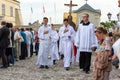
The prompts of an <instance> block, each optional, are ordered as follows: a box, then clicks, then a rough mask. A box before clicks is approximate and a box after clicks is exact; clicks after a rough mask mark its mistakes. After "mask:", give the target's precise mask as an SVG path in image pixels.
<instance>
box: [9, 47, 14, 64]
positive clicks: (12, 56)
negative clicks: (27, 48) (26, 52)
mask: <svg viewBox="0 0 120 80" xmlns="http://www.w3.org/2000/svg"><path fill="white" fill-rule="evenodd" d="M14 53H15V52H14V48H12V55H11V58H10V63H11V64H14Z"/></svg>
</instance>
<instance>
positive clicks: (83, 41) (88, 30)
mask: <svg viewBox="0 0 120 80" xmlns="http://www.w3.org/2000/svg"><path fill="white" fill-rule="evenodd" d="M75 45H76V46H77V48H79V51H80V56H79V67H80V69H83V71H85V72H86V74H89V71H90V65H91V55H92V51H94V50H95V48H96V46H97V45H96V39H95V33H94V25H93V24H92V23H90V22H89V14H87V13H84V14H83V23H81V24H79V27H78V31H77V33H76V42H75Z"/></svg>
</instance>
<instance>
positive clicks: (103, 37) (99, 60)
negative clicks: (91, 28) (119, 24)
mask: <svg viewBox="0 0 120 80" xmlns="http://www.w3.org/2000/svg"><path fill="white" fill-rule="evenodd" d="M95 33H96V36H97V38H98V41H99V46H98V48H97V50H96V54H97V56H96V59H95V64H94V80H109V74H110V71H111V70H112V64H111V60H112V56H111V40H110V38H109V37H108V35H107V30H106V29H104V28H102V27H99V28H97V30H96V31H95Z"/></svg>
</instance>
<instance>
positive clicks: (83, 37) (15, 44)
mask: <svg viewBox="0 0 120 80" xmlns="http://www.w3.org/2000/svg"><path fill="white" fill-rule="evenodd" d="M82 17H83V19H82V21H81V22H80V24H79V26H78V29H77V31H75V29H74V27H73V26H72V25H71V24H70V23H69V20H68V19H67V18H66V19H64V20H63V23H64V25H63V26H62V27H60V29H59V30H55V28H54V25H53V24H51V25H48V18H47V17H44V18H43V24H42V26H40V28H39V29H38V32H35V31H33V30H32V28H26V29H24V28H21V29H19V28H12V24H11V23H6V22H4V21H3V22H2V23H1V26H2V28H1V29H0V44H1V45H0V54H1V58H2V62H3V66H2V67H3V68H7V67H8V66H9V65H10V63H11V64H14V59H15V61H18V60H19V59H20V60H24V59H29V58H30V57H32V55H33V53H34V50H33V49H34V48H33V47H34V46H33V43H34V42H35V43H36V44H35V52H36V55H37V63H36V64H37V66H38V67H39V68H40V69H43V68H45V69H49V67H50V66H52V65H55V64H56V61H58V60H59V59H60V58H61V59H63V62H64V68H65V69H66V70H67V71H69V70H70V67H71V65H72V63H73V62H75V61H76V62H78V63H79V68H80V69H81V70H83V71H84V72H85V73H86V74H89V73H90V67H91V58H92V54H93V53H95V54H96V56H95V57H96V58H95V60H94V69H93V71H94V80H109V75H110V72H111V71H112V64H113V65H114V66H115V67H116V68H120V64H119V60H120V37H118V38H117V39H116V36H115V35H114V34H115V33H114V32H116V31H108V30H107V29H105V28H103V27H97V28H95V26H94V24H92V23H91V22H90V21H89V14H87V13H84V14H83V16H82ZM108 33H109V34H108Z"/></svg>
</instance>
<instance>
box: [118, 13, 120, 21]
mask: <svg viewBox="0 0 120 80" xmlns="http://www.w3.org/2000/svg"><path fill="white" fill-rule="evenodd" d="M117 19H118V21H120V13H118V14H117Z"/></svg>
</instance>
